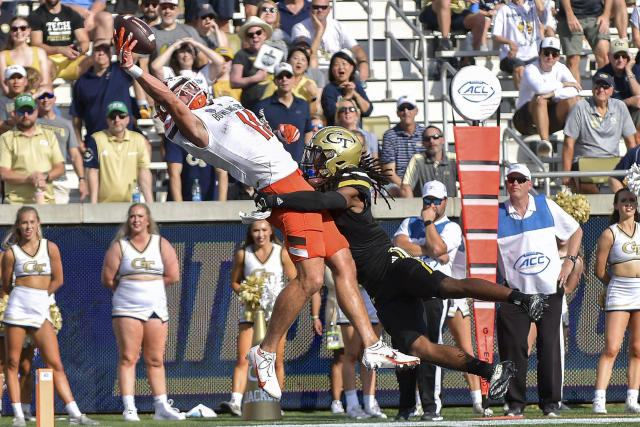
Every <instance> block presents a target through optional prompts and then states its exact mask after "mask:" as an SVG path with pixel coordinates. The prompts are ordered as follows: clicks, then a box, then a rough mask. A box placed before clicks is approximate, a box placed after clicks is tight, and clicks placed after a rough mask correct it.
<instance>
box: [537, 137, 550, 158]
mask: <svg viewBox="0 0 640 427" xmlns="http://www.w3.org/2000/svg"><path fill="white" fill-rule="evenodd" d="M536 151H537V154H538V157H551V153H552V152H553V147H552V146H551V143H550V142H549V141H545V140H544V139H543V140H540V141H538V143H537V146H536Z"/></svg>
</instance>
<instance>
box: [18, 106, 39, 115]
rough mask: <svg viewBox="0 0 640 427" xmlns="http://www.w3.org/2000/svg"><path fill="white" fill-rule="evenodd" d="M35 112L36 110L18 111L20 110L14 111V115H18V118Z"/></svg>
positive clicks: (25, 109)
mask: <svg viewBox="0 0 640 427" xmlns="http://www.w3.org/2000/svg"><path fill="white" fill-rule="evenodd" d="M35 111H36V110H34V109H33V108H24V109H20V110H18V111H16V113H18V115H19V116H24V115H31V114H33V113H34V112H35Z"/></svg>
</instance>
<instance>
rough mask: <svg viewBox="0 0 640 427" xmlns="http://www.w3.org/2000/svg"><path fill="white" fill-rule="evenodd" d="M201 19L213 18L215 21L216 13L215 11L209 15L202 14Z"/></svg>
mask: <svg viewBox="0 0 640 427" xmlns="http://www.w3.org/2000/svg"><path fill="white" fill-rule="evenodd" d="M200 19H203V20H204V19H211V20H212V21H213V20H214V19H216V15H214V14H213V13H211V14H209V15H204V16H201V17H200Z"/></svg>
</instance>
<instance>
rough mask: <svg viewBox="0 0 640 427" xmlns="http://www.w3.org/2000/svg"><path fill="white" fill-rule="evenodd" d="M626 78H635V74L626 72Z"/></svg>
mask: <svg viewBox="0 0 640 427" xmlns="http://www.w3.org/2000/svg"><path fill="white" fill-rule="evenodd" d="M627 78H628V79H635V78H636V75H635V74H627Z"/></svg>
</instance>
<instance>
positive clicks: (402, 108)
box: [398, 105, 416, 112]
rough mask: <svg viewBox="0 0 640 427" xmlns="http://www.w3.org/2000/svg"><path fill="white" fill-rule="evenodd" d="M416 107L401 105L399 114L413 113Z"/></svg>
mask: <svg viewBox="0 0 640 427" xmlns="http://www.w3.org/2000/svg"><path fill="white" fill-rule="evenodd" d="M415 108H416V107H414V106H413V105H401V106H399V107H398V112H402V111H404V110H409V111H413V110H415Z"/></svg>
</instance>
